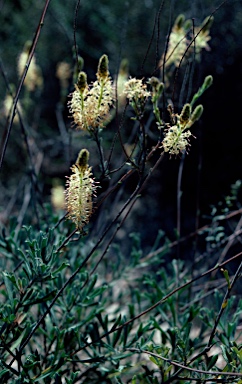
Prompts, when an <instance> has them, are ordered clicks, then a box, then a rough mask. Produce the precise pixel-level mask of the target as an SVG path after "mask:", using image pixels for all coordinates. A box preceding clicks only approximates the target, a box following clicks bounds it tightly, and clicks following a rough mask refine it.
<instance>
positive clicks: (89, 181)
mask: <svg viewBox="0 0 242 384" xmlns="http://www.w3.org/2000/svg"><path fill="white" fill-rule="evenodd" d="M88 157H89V152H88V151H87V150H86V149H83V150H82V151H81V152H80V153H79V156H78V159H77V162H76V164H74V165H73V166H72V167H71V171H72V174H71V176H70V177H69V178H68V179H67V182H66V190H65V198H66V209H67V212H68V213H67V218H68V219H70V220H72V221H73V222H74V223H75V225H76V228H78V229H79V230H81V229H82V228H83V226H84V225H85V224H87V223H88V222H89V219H90V216H91V214H92V208H93V203H92V197H93V195H94V194H95V191H96V183H95V181H94V178H93V175H92V172H91V167H89V166H88V164H87V161H88Z"/></svg>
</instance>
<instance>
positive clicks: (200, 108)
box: [190, 104, 203, 123]
mask: <svg viewBox="0 0 242 384" xmlns="http://www.w3.org/2000/svg"><path fill="white" fill-rule="evenodd" d="M202 113H203V106H202V104H199V105H198V106H197V107H196V108H195V109H194V111H193V112H192V116H191V118H190V121H191V122H192V123H195V121H197V120H199V119H200V117H201V116H202Z"/></svg>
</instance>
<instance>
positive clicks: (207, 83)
mask: <svg viewBox="0 0 242 384" xmlns="http://www.w3.org/2000/svg"><path fill="white" fill-rule="evenodd" d="M212 84H213V76H211V75H208V76H206V77H205V79H204V83H203V85H204V87H205V88H206V89H207V88H209V87H211V85H212Z"/></svg>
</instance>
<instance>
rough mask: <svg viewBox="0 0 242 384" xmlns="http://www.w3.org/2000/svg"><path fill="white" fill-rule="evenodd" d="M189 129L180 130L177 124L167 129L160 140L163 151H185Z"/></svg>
mask: <svg viewBox="0 0 242 384" xmlns="http://www.w3.org/2000/svg"><path fill="white" fill-rule="evenodd" d="M191 135H192V134H191V132H190V131H185V132H182V130H181V129H180V127H179V126H177V125H173V126H172V127H170V128H169V129H168V130H167V133H166V135H165V138H164V140H163V142H162V147H163V149H164V152H168V153H170V154H171V155H178V154H179V153H181V152H183V151H185V150H186V149H187V147H188V146H189V145H190V144H189V137H190V136H191Z"/></svg>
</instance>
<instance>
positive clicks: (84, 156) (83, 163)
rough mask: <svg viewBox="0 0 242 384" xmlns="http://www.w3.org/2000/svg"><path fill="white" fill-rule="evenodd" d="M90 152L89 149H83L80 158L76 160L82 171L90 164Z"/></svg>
mask: <svg viewBox="0 0 242 384" xmlns="http://www.w3.org/2000/svg"><path fill="white" fill-rule="evenodd" d="M88 160H89V152H88V150H87V149H82V150H81V151H80V152H79V155H78V158H77V160H76V165H77V167H78V168H79V169H80V171H84V170H85V169H86V168H87V166H88Z"/></svg>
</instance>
